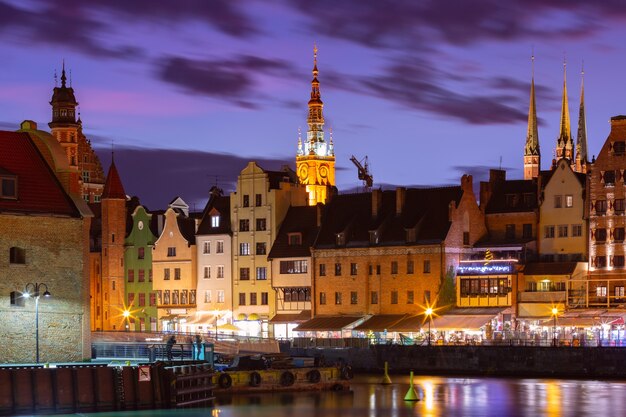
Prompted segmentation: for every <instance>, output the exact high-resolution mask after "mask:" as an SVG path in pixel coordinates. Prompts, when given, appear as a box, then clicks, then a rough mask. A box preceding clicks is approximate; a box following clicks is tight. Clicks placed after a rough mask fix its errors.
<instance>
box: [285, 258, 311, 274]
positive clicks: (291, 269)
mask: <svg viewBox="0 0 626 417" xmlns="http://www.w3.org/2000/svg"><path fill="white" fill-rule="evenodd" d="M308 270H309V262H308V261H307V260H306V259H304V260H297V261H280V273H281V274H306V273H307V272H308Z"/></svg>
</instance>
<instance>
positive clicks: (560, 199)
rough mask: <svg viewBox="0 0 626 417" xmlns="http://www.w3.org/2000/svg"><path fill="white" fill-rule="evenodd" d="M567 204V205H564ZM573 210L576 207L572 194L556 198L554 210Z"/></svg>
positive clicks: (556, 196)
mask: <svg viewBox="0 0 626 417" xmlns="http://www.w3.org/2000/svg"><path fill="white" fill-rule="evenodd" d="M563 203H565V205H563ZM563 207H565V208H572V207H574V196H573V195H571V194H566V195H564V196H563V195H555V196H554V208H563Z"/></svg>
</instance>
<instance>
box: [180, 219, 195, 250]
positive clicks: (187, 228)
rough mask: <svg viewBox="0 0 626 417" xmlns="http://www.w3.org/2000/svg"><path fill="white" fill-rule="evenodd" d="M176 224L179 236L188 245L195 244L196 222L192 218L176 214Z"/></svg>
mask: <svg viewBox="0 0 626 417" xmlns="http://www.w3.org/2000/svg"><path fill="white" fill-rule="evenodd" d="M176 220H177V222H178V229H179V230H180V234H181V235H183V237H184V238H185V239H186V240H187V242H189V244H190V245H195V244H196V220H195V219H193V218H192V217H185V216H184V215H183V214H180V213H179V214H178V217H177V218H176Z"/></svg>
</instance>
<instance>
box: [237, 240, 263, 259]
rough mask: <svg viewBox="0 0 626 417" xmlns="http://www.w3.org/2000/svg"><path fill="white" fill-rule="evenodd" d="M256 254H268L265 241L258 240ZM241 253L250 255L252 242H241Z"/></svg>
mask: <svg viewBox="0 0 626 417" xmlns="http://www.w3.org/2000/svg"><path fill="white" fill-rule="evenodd" d="M256 254H257V255H267V243H265V242H257V243H256ZM239 255H242V256H248V255H250V244H249V243H240V244H239Z"/></svg>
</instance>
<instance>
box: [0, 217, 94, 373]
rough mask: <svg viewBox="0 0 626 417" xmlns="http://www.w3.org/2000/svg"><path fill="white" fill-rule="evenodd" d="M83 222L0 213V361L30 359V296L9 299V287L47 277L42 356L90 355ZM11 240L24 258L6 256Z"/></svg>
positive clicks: (70, 357)
mask: <svg viewBox="0 0 626 417" xmlns="http://www.w3.org/2000/svg"><path fill="white" fill-rule="evenodd" d="M88 228H89V220H84V219H77V218H66V217H51V216H48V217H44V216H24V215H7V214H0V334H1V335H2V337H3V343H2V348H1V349H0V363H7V362H9V363H15V362H34V361H35V301H34V299H27V300H25V303H24V306H23V307H17V306H11V304H10V293H11V292H12V291H23V290H24V288H25V286H26V284H27V283H29V282H38V283H46V284H47V285H48V290H49V291H50V293H51V294H52V297H50V298H44V297H41V298H40V302H39V344H40V358H41V362H58V361H80V360H82V359H85V358H89V357H90V340H91V337H90V333H89V304H88V297H89V292H88V291H89V286H88V275H86V273H85V272H86V264H85V254H86V252H85V250H84V248H85V245H86V244H87V241H86V230H88ZM13 246H16V247H20V248H23V249H25V253H26V262H25V263H24V264H11V263H10V262H9V250H10V248H11V247H13Z"/></svg>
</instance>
